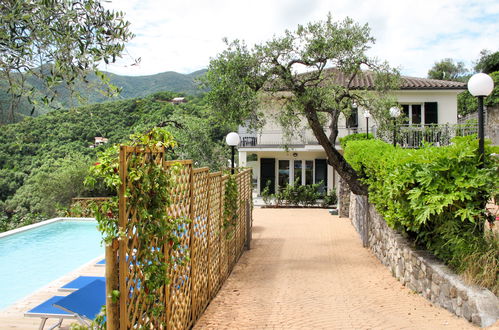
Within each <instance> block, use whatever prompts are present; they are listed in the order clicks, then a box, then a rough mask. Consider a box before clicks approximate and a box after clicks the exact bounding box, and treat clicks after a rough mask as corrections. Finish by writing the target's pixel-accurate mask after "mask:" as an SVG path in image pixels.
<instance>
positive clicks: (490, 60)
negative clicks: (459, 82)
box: [475, 49, 499, 74]
mask: <svg viewBox="0 0 499 330" xmlns="http://www.w3.org/2000/svg"><path fill="white" fill-rule="evenodd" d="M475 71H476V72H483V73H487V74H490V73H492V72H496V71H499V51H497V52H494V53H492V52H491V51H490V50H487V49H483V50H482V51H481V52H480V58H479V59H478V61H477V62H476V64H475Z"/></svg>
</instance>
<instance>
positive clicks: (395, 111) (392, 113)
mask: <svg viewBox="0 0 499 330" xmlns="http://www.w3.org/2000/svg"><path fill="white" fill-rule="evenodd" d="M398 116H400V109H399V108H397V107H391V108H390V117H392V118H393V146H394V147H395V146H396V145H397V141H396V139H397V123H396V120H397V117H398Z"/></svg>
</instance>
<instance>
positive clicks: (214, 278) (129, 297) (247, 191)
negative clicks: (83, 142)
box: [106, 147, 252, 329]
mask: <svg viewBox="0 0 499 330" xmlns="http://www.w3.org/2000/svg"><path fill="white" fill-rule="evenodd" d="M131 157H134V159H135V163H136V159H137V158H139V159H140V162H155V163H156V164H161V165H162V168H163V170H164V171H172V167H173V165H174V164H180V169H179V166H178V165H176V166H175V168H176V170H175V174H173V178H174V181H175V184H174V185H173V186H172V188H171V197H172V203H171V205H170V206H169V207H168V208H167V209H168V215H170V216H172V217H174V218H181V217H185V218H188V219H189V222H186V223H184V224H182V225H181V226H179V227H178V228H177V230H176V231H175V235H176V237H177V238H178V241H179V246H180V248H177V249H176V250H175V251H173V250H172V248H171V247H170V246H169V245H168V244H167V245H165V246H141V245H140V242H139V240H138V237H137V231H136V230H134V229H133V228H135V226H134V223H135V222H137V221H141V219H140V214H138V213H140V212H138V211H137V210H136V209H134V208H133V207H132V205H131V203H128V200H127V196H126V191H127V188H128V189H134V182H133V180H131V179H130V178H129V177H128V170H129V168H130V167H129V166H130V164H129V163H130V159H131ZM140 162H139V163H140ZM119 171H120V178H121V182H122V186H121V189H120V193H119V228H120V231H121V232H122V233H121V236H120V238H119V239H115V240H114V241H113V243H112V244H111V245H109V246H108V247H107V248H106V279H107V284H106V285H107V287H106V290H107V292H108V294H107V297H108V300H107V304H106V305H107V328H108V329H131V328H148V329H188V328H190V327H192V325H193V324H194V323H195V322H196V320H197V319H198V318H199V317H200V316H201V314H202V313H203V311H204V310H205V308H206V307H207V305H208V303H209V302H210V301H211V299H213V297H214V296H215V295H216V293H217V292H218V290H219V289H220V287H221V286H222V284H223V282H224V281H225V279H226V278H227V277H228V276H229V274H230V272H231V270H232V268H233V267H234V265H235V263H236V262H237V260H238V258H239V257H240V255H241V254H242V252H243V250H244V247H245V245H247V246H249V241H248V240H249V237H250V234H249V233H250V230H251V208H252V194H251V192H252V187H251V170H244V171H240V172H239V173H237V174H236V182H237V187H238V197H237V198H238V204H237V205H238V208H237V221H236V223H235V225H234V226H229V227H227V228H224V226H223V224H224V222H223V221H224V220H223V213H224V195H225V185H226V182H227V180H228V178H229V176H228V175H222V173H221V172H216V173H210V172H209V169H208V168H197V169H194V168H193V166H192V161H180V162H178V161H174V162H172V161H165V160H164V154H163V152H151V151H144V149H141V148H136V147H121V150H120V168H119ZM172 173H173V172H172ZM165 208H166V207H165ZM139 249H161V251H162V252H163V253H164V257H165V260H170V258H171V257H172V254H173V257H175V258H174V259H175V260H183V262H178V263H175V264H174V265H172V266H171V267H170V274H169V278H170V283H169V285H165V286H163V287H162V288H161V289H160V290H159V291H158V290H156V291H155V292H153V293H152V292H147V288H144V285H142V286H141V283H144V281H145V279H144V276H143V273H142V270H141V267H142V266H143V265H141V264H140V262H138V261H137V260H136V259H135V258H134V255H135V254H136V253H137V251H139ZM117 291H119V297H118V298H116V295H115V297H114V298H113V297H112V295H111V294H110V292H117ZM151 294H153V295H154V297H155V298H154V302H157V301H161V302H163V303H164V306H166V308H164V309H163V310H160V311H155V312H154V313H151V311H150V309H152V308H153V306H152V305H154V302H153V303H151V301H150V299H149V300H148V299H146V298H147V296H148V295H149V297H150V295H151Z"/></svg>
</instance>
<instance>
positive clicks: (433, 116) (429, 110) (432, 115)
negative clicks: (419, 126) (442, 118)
mask: <svg viewBox="0 0 499 330" xmlns="http://www.w3.org/2000/svg"><path fill="white" fill-rule="evenodd" d="M424 117H425V124H438V103H437V102H425V104H424Z"/></svg>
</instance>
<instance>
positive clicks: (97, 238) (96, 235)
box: [0, 221, 104, 310]
mask: <svg viewBox="0 0 499 330" xmlns="http://www.w3.org/2000/svg"><path fill="white" fill-rule="evenodd" d="M103 254H104V247H103V246H102V245H101V234H100V232H99V231H98V230H97V222H96V221H62V222H54V223H50V224H47V225H44V226H40V227H38V228H34V229H30V230H27V231H24V232H20V233H17V234H13V235H10V236H6V237H3V238H0V310H1V309H3V308H5V307H7V306H8V305H10V304H12V303H14V302H15V301H16V300H19V299H21V298H23V297H24V296H26V295H28V294H30V293H32V292H33V291H35V290H37V289H39V288H41V287H43V286H44V285H47V284H48V283H50V282H52V281H53V280H56V279H58V278H59V277H61V276H63V275H65V274H66V273H68V272H70V271H72V270H74V269H76V268H78V267H79V266H82V265H83V264H84V263H87V262H89V261H90V260H92V259H94V258H96V257H98V256H100V255H103ZM33 307H34V306H33Z"/></svg>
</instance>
